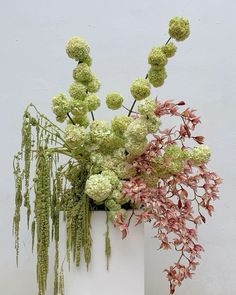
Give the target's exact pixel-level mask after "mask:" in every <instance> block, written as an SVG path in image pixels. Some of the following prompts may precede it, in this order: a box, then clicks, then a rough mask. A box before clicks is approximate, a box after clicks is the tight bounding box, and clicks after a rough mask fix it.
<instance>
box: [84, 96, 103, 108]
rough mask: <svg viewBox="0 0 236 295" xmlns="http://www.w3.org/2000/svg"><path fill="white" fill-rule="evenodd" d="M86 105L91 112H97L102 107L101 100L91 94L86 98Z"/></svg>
mask: <svg viewBox="0 0 236 295" xmlns="http://www.w3.org/2000/svg"><path fill="white" fill-rule="evenodd" d="M86 103H87V106H88V110H89V112H92V111H96V109H97V108H99V107H100V104H101V103H100V99H99V97H98V96H97V95H95V94H90V95H88V96H87V97H86Z"/></svg>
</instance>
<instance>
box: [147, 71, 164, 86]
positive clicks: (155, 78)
mask: <svg viewBox="0 0 236 295" xmlns="http://www.w3.org/2000/svg"><path fill="white" fill-rule="evenodd" d="M166 77H167V74H166V70H165V68H164V67H163V68H160V69H158V70H156V69H155V68H153V67H151V68H150V70H149V71H148V80H149V82H150V83H151V84H152V86H153V87H160V86H162V85H163V84H164V82H165V79H166Z"/></svg>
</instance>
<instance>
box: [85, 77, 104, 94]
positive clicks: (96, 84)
mask: <svg viewBox="0 0 236 295" xmlns="http://www.w3.org/2000/svg"><path fill="white" fill-rule="evenodd" d="M100 86H101V84H100V81H99V80H98V79H97V78H96V76H94V75H93V78H92V80H91V81H90V82H88V83H87V89H88V91H89V92H91V93H96V92H98V90H99V89H100Z"/></svg>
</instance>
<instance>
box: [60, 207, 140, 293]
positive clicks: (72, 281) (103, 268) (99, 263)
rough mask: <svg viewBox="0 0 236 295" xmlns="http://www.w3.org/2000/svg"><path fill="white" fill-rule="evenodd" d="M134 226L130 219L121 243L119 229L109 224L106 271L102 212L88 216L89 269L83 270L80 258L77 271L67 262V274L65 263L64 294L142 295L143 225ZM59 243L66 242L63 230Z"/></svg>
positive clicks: (104, 223) (63, 248) (104, 219)
mask: <svg viewBox="0 0 236 295" xmlns="http://www.w3.org/2000/svg"><path fill="white" fill-rule="evenodd" d="M134 219H135V218H134ZM134 223H135V220H132V221H131V224H130V227H129V232H128V235H127V237H126V238H125V239H124V240H122V239H121V232H120V230H119V229H118V228H114V226H113V225H112V224H111V223H110V240H111V258H110V262H109V270H107V265H106V255H105V232H106V213H105V212H101V211H95V212H93V213H92V217H91V235H92V240H93V244H92V259H91V263H90V265H89V270H88V271H87V267H86V264H85V262H84V261H83V257H81V258H82V259H81V265H80V266H79V268H76V267H75V266H74V264H73V263H71V269H70V271H68V267H67V265H66V263H65V266H64V273H65V294H66V295H79V294H81V295H100V294H101V295H111V294H112V295H120V294H136V295H144V226H143V224H140V225H137V226H135V225H134ZM62 228H63V226H62ZM60 240H61V241H66V235H65V231H63V232H62V234H61V237H60ZM62 244H63V243H62V242H61V243H60V253H61V256H62V255H64V254H65V247H64V244H63V245H62ZM82 255H83V254H82Z"/></svg>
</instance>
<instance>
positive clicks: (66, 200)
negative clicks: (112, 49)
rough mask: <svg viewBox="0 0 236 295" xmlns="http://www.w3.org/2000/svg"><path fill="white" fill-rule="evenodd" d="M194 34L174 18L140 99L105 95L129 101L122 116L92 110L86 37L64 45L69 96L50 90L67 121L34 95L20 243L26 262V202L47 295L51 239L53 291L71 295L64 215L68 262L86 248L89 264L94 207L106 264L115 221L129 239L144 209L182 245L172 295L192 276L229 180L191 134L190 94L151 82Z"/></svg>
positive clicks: (23, 168) (27, 123)
mask: <svg viewBox="0 0 236 295" xmlns="http://www.w3.org/2000/svg"><path fill="white" fill-rule="evenodd" d="M189 33H190V28H189V22H188V20H186V19H184V18H181V17H174V18H172V19H171V20H170V22H169V39H168V41H167V42H166V43H165V44H164V45H162V46H156V47H154V48H152V49H151V51H150V53H149V54H148V57H147V61H148V64H149V65H150V69H149V71H148V73H147V75H146V77H145V78H138V79H136V80H134V81H133V82H132V84H131V86H130V92H131V95H132V96H133V99H134V100H133V104H132V106H131V107H130V108H127V107H126V106H124V105H123V96H122V95H121V94H119V93H116V92H112V93H109V94H108V95H107V96H106V99H105V100H106V105H107V107H108V108H109V109H111V110H117V109H119V108H121V107H123V108H125V109H126V110H127V115H120V116H119V115H116V116H115V117H114V118H113V119H112V121H111V123H108V122H106V121H104V120H97V119H95V114H94V111H96V109H97V108H98V107H99V106H100V99H99V97H98V96H97V95H96V94H95V93H97V92H98V90H99V88H100V82H99V80H98V79H97V77H96V76H95V75H94V74H93V72H92V71H91V64H92V58H91V56H90V47H89V45H88V44H87V42H86V41H85V40H83V39H82V38H80V37H72V38H71V39H70V40H69V41H68V43H67V46H66V52H67V55H68V56H69V57H70V58H72V59H74V60H75V61H76V62H77V65H76V67H75V69H74V70H73V79H74V82H73V83H72V84H71V85H70V87H69V91H68V92H69V96H67V95H64V94H62V93H60V94H58V95H56V96H54V97H53V98H52V110H53V112H54V114H55V116H56V120H57V121H58V122H59V123H64V125H63V127H62V128H61V127H59V126H58V125H56V124H55V123H53V122H52V121H51V120H50V119H48V118H47V117H46V116H45V115H44V114H42V113H40V112H39V110H38V109H37V108H36V107H35V106H34V105H33V104H30V105H29V106H28V107H27V108H26V110H25V112H24V115H23V126H22V145H21V150H20V152H19V153H18V154H17V155H16V156H15V157H14V175H15V182H16V197H15V215H14V233H15V248H16V253H17V263H18V254H19V227H20V225H19V224H20V211H21V206H22V204H23V205H24V206H25V207H26V209H27V221H28V227H31V233H32V250H33V249H34V243H35V241H36V243H37V281H38V294H39V295H44V294H45V292H46V289H47V275H48V267H49V254H48V251H49V246H50V241H51V240H53V241H54V244H55V265H54V271H55V281H54V295H57V294H64V281H63V268H60V267H59V257H60V256H59V248H58V245H59V233H60V226H59V225H60V216H61V215H62V216H63V218H64V221H65V223H66V233H67V240H66V246H67V255H66V257H67V261H68V263H70V261H71V260H72V261H73V262H74V263H75V265H76V266H79V264H80V260H81V253H82V250H83V256H84V259H85V262H86V263H87V266H89V263H90V260H91V248H92V238H91V233H90V219H91V212H92V211H93V210H104V211H105V212H106V214H107V232H106V234H105V253H106V256H107V265H108V262H109V258H110V255H111V244H110V238H109V225H110V222H111V223H112V224H113V225H114V226H115V227H118V228H119V229H120V231H121V233H122V238H123V239H124V238H125V237H126V235H127V233H128V228H129V224H130V221H131V219H132V218H136V220H137V224H139V223H142V222H153V227H154V228H155V229H156V235H155V237H156V238H158V239H159V240H160V249H164V250H168V249H175V250H176V251H177V252H178V253H179V258H178V261H177V262H176V263H174V265H173V266H170V268H169V269H165V272H166V274H167V278H168V280H169V283H170V294H174V292H175V289H176V286H178V285H180V284H181V283H182V281H183V280H184V279H186V278H191V277H192V274H193V272H194V270H195V268H196V266H197V264H198V258H200V253H201V252H202V251H203V247H202V246H201V245H200V244H198V242H197V227H198V225H199V224H201V223H202V222H203V223H205V221H206V218H205V213H204V212H203V211H205V212H206V213H208V214H209V215H210V216H211V215H212V212H213V211H214V207H213V205H212V202H213V201H214V200H215V199H217V198H218V195H217V194H218V185H219V184H220V183H221V179H220V177H219V176H218V175H217V174H216V173H215V172H211V171H209V170H208V168H207V166H206V164H207V162H208V161H209V159H210V155H211V152H210V150H209V148H208V147H207V146H206V145H204V137H203V136H201V135H195V134H193V133H194V131H195V128H196V126H197V125H198V124H199V123H200V118H199V117H198V116H197V115H196V113H195V110H194V109H191V108H186V107H185V103H184V101H179V102H177V103H174V102H173V101H171V100H168V101H164V102H162V101H161V100H160V99H159V98H153V97H152V96H151V88H152V87H160V86H162V85H163V83H164V81H165V79H166V77H167V74H166V70H165V65H166V64H167V62H168V61H169V58H171V57H173V56H174V55H175V53H176V45H175V44H174V43H173V42H170V41H171V40H176V41H183V40H185V39H186V38H187V37H188V36H189ZM136 106H137V109H136V110H135V107H136ZM88 113H91V120H90V119H89V117H88ZM164 116H169V117H176V119H179V121H180V123H179V125H176V126H175V127H173V128H165V127H164V128H162V126H161V119H162V117H164ZM31 165H34V166H33V168H34V174H33V176H31V175H32V171H31V170H33V169H31ZM31 190H33V194H32V195H33V196H32V197H33V205H34V207H33V210H32V209H31V201H30V199H31V197H30V192H31ZM137 209H138V210H137ZM31 213H33V217H32V220H31V218H30V216H31ZM62 264H63V263H62Z"/></svg>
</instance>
